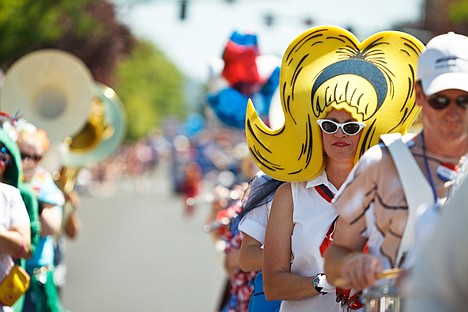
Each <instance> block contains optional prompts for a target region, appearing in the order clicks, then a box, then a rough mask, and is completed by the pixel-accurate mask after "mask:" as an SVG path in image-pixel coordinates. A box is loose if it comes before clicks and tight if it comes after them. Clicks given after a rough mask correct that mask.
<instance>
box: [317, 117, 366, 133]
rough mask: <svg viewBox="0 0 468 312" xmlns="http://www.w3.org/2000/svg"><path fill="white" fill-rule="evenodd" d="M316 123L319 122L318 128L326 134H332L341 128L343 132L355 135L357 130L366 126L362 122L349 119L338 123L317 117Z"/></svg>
mask: <svg viewBox="0 0 468 312" xmlns="http://www.w3.org/2000/svg"><path fill="white" fill-rule="evenodd" d="M317 123H318V124H319V126H320V129H322V131H323V132H325V133H328V134H333V133H335V132H336V131H338V129H340V128H341V130H343V133H344V134H347V135H356V134H358V133H359V131H361V130H362V128H364V127H365V126H366V124H365V123H363V122H357V121H350V122H345V123H338V122H335V121H333V120H329V119H319V120H317Z"/></svg>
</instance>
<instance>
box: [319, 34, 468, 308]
mask: <svg viewBox="0 0 468 312" xmlns="http://www.w3.org/2000/svg"><path fill="white" fill-rule="evenodd" d="M417 66H418V67H417V70H416V71H415V74H416V75H417V82H416V84H415V87H414V92H415V94H416V104H417V105H418V106H419V107H421V108H422V117H423V130H422V131H420V132H419V133H416V134H412V135H410V136H405V137H403V138H402V139H400V138H395V137H389V136H382V137H381V139H382V142H383V144H380V145H377V146H374V147H372V148H370V149H369V150H368V151H367V152H366V153H365V154H364V155H363V156H362V157H361V159H360V161H359V162H358V163H357V165H356V167H355V169H354V170H353V172H352V174H351V175H350V176H349V177H348V179H347V181H346V182H345V184H344V186H343V187H342V189H341V190H340V192H339V193H338V194H337V195H336V197H335V201H334V204H333V205H334V207H335V208H336V210H337V211H338V212H339V213H340V217H339V219H338V222H337V225H336V228H335V235H334V240H333V243H332V245H331V246H330V248H329V249H328V250H327V252H326V254H325V273H326V274H327V277H328V278H329V280H330V281H331V282H332V283H334V284H340V285H345V286H346V287H350V288H353V289H365V288H367V294H366V293H365V294H364V296H367V297H368V298H369V299H370V301H369V302H372V304H373V305H372V306H371V305H368V308H369V309H370V310H371V311H373V310H372V309H373V308H376V309H379V310H378V311H398V310H399V309H400V304H401V303H400V302H399V299H398V298H397V297H394V298H393V299H392V300H389V301H388V302H387V304H388V305H387V306H385V307H382V306H379V303H378V301H379V300H377V301H374V302H373V300H372V298H375V297H374V296H375V294H376V293H377V292H379V291H380V293H381V297H382V299H384V298H385V297H386V293H389V292H392V291H393V290H395V285H392V284H390V285H389V284H388V283H393V282H392V281H389V280H388V279H380V278H382V277H384V278H385V277H386V276H385V273H386V272H388V271H385V270H389V269H399V268H402V267H403V268H404V266H405V258H407V255H408V253H410V252H411V251H412V248H413V244H414V233H415V230H414V224H415V218H416V215H417V214H419V213H420V211H416V210H417V209H418V207H424V206H421V205H422V204H430V205H432V204H435V203H437V202H444V201H445V200H446V199H447V195H448V190H449V187H450V185H451V183H452V182H453V180H454V179H455V178H456V176H457V170H458V167H459V166H460V164H461V162H462V161H463V159H464V156H465V155H466V153H467V151H468V134H467V133H468V132H467V131H466V127H467V123H466V121H467V120H468V110H467V106H468V37H466V36H463V35H459V34H454V33H447V34H443V35H440V36H436V37H434V38H433V39H432V40H430V41H429V42H428V43H427V46H426V47H425V49H423V51H422V52H421V54H420V56H419V59H418V64H417ZM366 244H367V250H368V253H364V252H362V250H363V249H364V247H365V245H366ZM447 244H450V242H447ZM385 284H387V285H385ZM396 292H397V295H399V296H402V297H404V296H405V294H404V293H401V294H398V287H396ZM394 295H395V294H394ZM377 297H378V296H377ZM380 302H382V301H380ZM403 303H404V301H403ZM376 311H377V310H376Z"/></svg>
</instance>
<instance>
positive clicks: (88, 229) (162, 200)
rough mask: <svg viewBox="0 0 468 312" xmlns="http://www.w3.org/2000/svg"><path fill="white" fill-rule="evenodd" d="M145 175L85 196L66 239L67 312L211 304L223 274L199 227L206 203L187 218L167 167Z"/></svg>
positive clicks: (204, 310) (205, 311)
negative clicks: (76, 226)
mask: <svg viewBox="0 0 468 312" xmlns="http://www.w3.org/2000/svg"><path fill="white" fill-rule="evenodd" d="M163 171H164V170H163ZM146 182H147V183H150V184H141V183H132V182H131V181H130V180H123V181H121V182H120V183H119V185H118V189H117V191H116V192H114V194H113V195H112V196H110V195H108V196H94V197H92V196H82V198H81V207H80V211H79V216H80V218H81V220H82V222H83V229H82V232H81V234H80V236H79V237H78V238H77V240H76V241H67V255H66V257H67V260H68V261H67V262H68V281H67V285H66V287H65V291H64V300H63V303H64V306H65V307H66V308H67V309H69V310H71V311H72V312H88V311H93V312H94V311H99V312H105V311H113V312H119V311H122V312H123V311H125V312H128V311H132V312H133V311H139V312H146V311H164V312H169V311H201V312H210V311H215V310H216V306H217V303H218V300H219V297H220V294H221V288H222V285H223V281H224V276H225V275H224V271H223V269H222V253H220V252H219V251H216V250H215V248H214V243H213V241H212V239H211V237H210V236H209V235H208V234H206V233H204V232H203V230H202V227H203V224H204V221H205V218H206V215H207V213H208V209H209V208H208V207H207V205H205V206H202V207H199V208H198V210H197V211H196V214H195V216H194V217H193V218H184V216H183V213H182V209H183V207H182V203H181V201H180V199H178V198H177V197H176V196H175V195H172V194H171V192H170V186H169V185H168V183H167V178H165V177H164V173H162V172H159V173H158V174H157V175H156V176H155V177H154V178H153V179H151V180H150V181H146ZM136 185H139V187H138V188H139V192H137V191H136V190H135V188H136Z"/></svg>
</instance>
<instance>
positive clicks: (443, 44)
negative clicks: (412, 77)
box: [417, 32, 468, 95]
mask: <svg viewBox="0 0 468 312" xmlns="http://www.w3.org/2000/svg"><path fill="white" fill-rule="evenodd" d="M417 77H418V80H420V81H421V84H422V87H423V91H424V93H425V94H426V95H432V94H434V93H437V92H440V91H443V90H448V89H458V90H463V91H466V92H468V37H467V36H463V35H459V34H455V33H453V32H449V33H447V34H443V35H439V36H436V37H434V38H432V39H431V40H429V42H428V43H427V45H426V47H425V48H424V49H423V51H422V52H421V54H420V55H419V61H418V70H417Z"/></svg>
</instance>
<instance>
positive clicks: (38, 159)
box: [21, 153, 42, 162]
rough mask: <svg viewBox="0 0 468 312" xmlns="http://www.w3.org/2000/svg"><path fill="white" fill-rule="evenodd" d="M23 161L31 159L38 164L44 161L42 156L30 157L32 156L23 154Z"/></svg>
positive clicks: (34, 155)
mask: <svg viewBox="0 0 468 312" xmlns="http://www.w3.org/2000/svg"><path fill="white" fill-rule="evenodd" d="M21 159H23V160H26V159H30V160H33V161H35V162H38V161H40V160H41V159H42V155H39V154H33V155H30V154H26V153H21Z"/></svg>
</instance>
